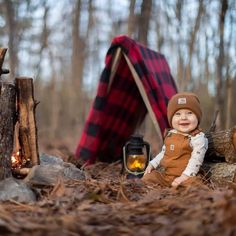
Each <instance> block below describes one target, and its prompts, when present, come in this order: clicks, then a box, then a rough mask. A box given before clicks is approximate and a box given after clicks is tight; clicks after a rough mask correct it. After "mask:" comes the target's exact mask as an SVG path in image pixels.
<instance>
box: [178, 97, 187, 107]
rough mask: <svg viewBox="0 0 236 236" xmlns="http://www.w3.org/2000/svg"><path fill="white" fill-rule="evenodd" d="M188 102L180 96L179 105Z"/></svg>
mask: <svg viewBox="0 0 236 236" xmlns="http://www.w3.org/2000/svg"><path fill="white" fill-rule="evenodd" d="M186 103H187V100H186V98H178V104H179V105H182V104H186Z"/></svg>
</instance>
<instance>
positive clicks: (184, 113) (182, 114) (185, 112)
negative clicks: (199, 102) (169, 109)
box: [172, 109, 198, 133]
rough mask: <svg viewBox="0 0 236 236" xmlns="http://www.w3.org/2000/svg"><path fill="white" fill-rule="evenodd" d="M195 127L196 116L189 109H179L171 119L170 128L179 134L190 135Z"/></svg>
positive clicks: (196, 124)
mask: <svg viewBox="0 0 236 236" xmlns="http://www.w3.org/2000/svg"><path fill="white" fill-rule="evenodd" d="M197 126H198V119H197V116H196V115H195V114H194V113H193V112H192V111H191V110H189V109H180V110H178V111H176V112H175V114H174V115H173V117H172V127H173V128H174V129H176V130H177V131H179V132H182V133H190V132H191V131H193V130H194V129H196V128H197Z"/></svg>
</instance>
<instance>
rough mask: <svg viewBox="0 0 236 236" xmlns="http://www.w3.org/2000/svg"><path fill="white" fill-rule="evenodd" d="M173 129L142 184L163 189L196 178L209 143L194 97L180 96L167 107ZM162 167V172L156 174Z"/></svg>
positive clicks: (185, 94) (147, 169) (181, 94)
mask: <svg viewBox="0 0 236 236" xmlns="http://www.w3.org/2000/svg"><path fill="white" fill-rule="evenodd" d="M167 117H168V121H169V124H170V126H171V128H172V129H170V130H169V131H168V132H167V134H166V136H165V139H164V145H163V147H162V150H161V152H160V153H159V154H158V155H157V156H156V157H155V158H154V159H153V160H152V161H150V163H149V165H148V166H147V168H146V170H145V173H144V176H143V178H142V180H143V181H144V182H145V183H152V184H160V185H162V186H174V187H176V186H178V185H179V184H181V183H183V182H184V181H186V180H188V179H190V178H191V177H193V176H196V175H197V174H198V172H199V169H200V167H201V165H202V163H203V160H204V156H205V153H206V150H207V148H208V140H207V138H206V137H205V134H204V133H203V132H201V130H200V128H199V124H200V121H201V118H202V111H201V108H200V102H199V99H198V97H197V96H196V95H195V94H194V93H187V92H185V93H178V94H176V95H174V96H173V97H172V98H171V99H170V101H169V103H168V106H167ZM158 166H160V167H162V168H160V169H162V170H163V171H156V170H155V169H156V168H157V167H158Z"/></svg>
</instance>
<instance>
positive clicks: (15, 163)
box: [11, 151, 22, 170]
mask: <svg viewBox="0 0 236 236" xmlns="http://www.w3.org/2000/svg"><path fill="white" fill-rule="evenodd" d="M21 166H22V158H21V155H20V151H17V152H13V153H12V156H11V168H12V169H13V170H14V169H17V168H21Z"/></svg>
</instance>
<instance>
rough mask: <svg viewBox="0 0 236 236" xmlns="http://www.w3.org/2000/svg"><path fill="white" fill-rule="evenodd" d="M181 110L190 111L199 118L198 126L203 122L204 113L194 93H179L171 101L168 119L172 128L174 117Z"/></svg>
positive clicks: (168, 108) (168, 107)
mask: <svg viewBox="0 0 236 236" xmlns="http://www.w3.org/2000/svg"><path fill="white" fill-rule="evenodd" d="M179 109H189V110H191V111H192V112H193V113H194V114H195V115H196V116H197V118H198V124H200V122H201V118H202V111H201V107H200V101H199V99H198V97H197V95H196V94H194V93H188V92H183V93H177V94H175V95H174V96H173V97H172V98H171V99H170V101H169V103H168V106H167V118H168V121H169V124H170V126H171V127H172V117H173V115H174V114H175V112H176V111H178V110H179Z"/></svg>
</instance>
